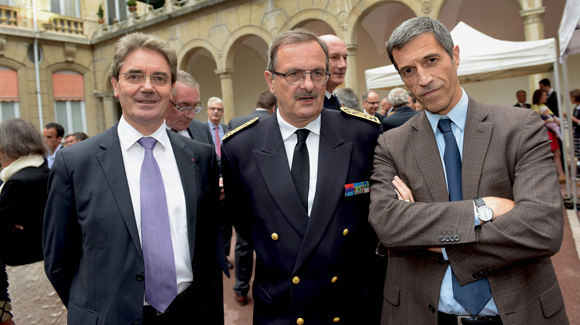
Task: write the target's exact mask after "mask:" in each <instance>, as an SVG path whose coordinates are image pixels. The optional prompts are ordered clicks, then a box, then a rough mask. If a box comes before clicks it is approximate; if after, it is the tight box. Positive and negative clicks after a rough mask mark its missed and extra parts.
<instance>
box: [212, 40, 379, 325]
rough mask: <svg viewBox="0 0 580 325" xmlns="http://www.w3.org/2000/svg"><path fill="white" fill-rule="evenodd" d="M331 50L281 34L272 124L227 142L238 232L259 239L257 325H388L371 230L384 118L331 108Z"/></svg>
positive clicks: (261, 122) (272, 74)
mask: <svg viewBox="0 0 580 325" xmlns="http://www.w3.org/2000/svg"><path fill="white" fill-rule="evenodd" d="M328 67H329V64H328V52H327V50H326V45H325V44H324V43H323V42H322V41H321V40H320V39H319V38H317V37H316V35H314V34H312V33H311V32H309V31H306V30H302V29H297V30H292V31H288V32H284V33H281V34H279V35H278V36H276V37H275V38H274V40H273V41H272V44H271V45H270V50H269V64H268V70H267V71H266V72H264V75H265V78H266V82H267V83H268V86H269V88H270V90H271V91H272V93H273V94H275V95H276V97H277V99H278V110H277V111H276V113H274V114H273V115H272V116H271V117H267V118H264V119H254V120H252V122H249V123H248V124H246V125H245V126H242V127H240V128H238V129H236V130H234V131H232V132H230V133H228V135H227V136H226V137H224V144H223V147H222V172H223V177H224V186H225V192H226V193H227V196H228V200H229V199H230V198H231V200H232V204H231V205H230V206H231V207H235V211H231V214H232V215H233V214H235V216H236V217H235V218H234V220H233V222H234V226H235V227H236V229H237V230H238V232H240V233H241V234H242V236H243V237H244V238H245V239H247V240H249V241H253V246H254V249H255V251H256V255H257V260H256V277H255V279H254V288H253V293H254V294H253V296H254V299H255V304H254V324H258V325H260V324H268V325H270V324H309V325H310V324H329V323H333V322H341V323H346V324H378V322H379V317H380V316H379V314H380V309H381V306H382V301H383V299H382V289H381V287H382V283H383V281H384V263H385V262H386V261H385V259H384V258H382V257H380V256H377V255H376V254H375V249H376V248H377V244H378V241H377V237H376V236H375V234H374V233H373V231H372V229H371V227H370V226H369V224H368V221H367V217H368V208H369V192H368V180H369V177H370V174H371V169H372V158H373V154H374V148H375V146H376V141H377V137H378V135H379V134H380V126H379V123H378V120H377V118H376V117H374V116H368V115H365V114H363V113H361V112H358V111H354V110H351V109H348V108H342V110H341V111H338V110H329V109H323V100H324V92H325V83H326V81H327V80H328V76H329V73H328Z"/></svg>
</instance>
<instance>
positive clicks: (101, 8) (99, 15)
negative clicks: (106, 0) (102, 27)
mask: <svg viewBox="0 0 580 325" xmlns="http://www.w3.org/2000/svg"><path fill="white" fill-rule="evenodd" d="M97 17H99V24H102V23H104V22H105V18H104V17H105V13H104V12H103V6H102V5H101V4H99V10H97Z"/></svg>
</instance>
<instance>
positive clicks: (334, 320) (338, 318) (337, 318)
mask: <svg viewBox="0 0 580 325" xmlns="http://www.w3.org/2000/svg"><path fill="white" fill-rule="evenodd" d="M332 321H333V322H335V323H338V322H340V317H335V318H334V319H333V320H332Z"/></svg>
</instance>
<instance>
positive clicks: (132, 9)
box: [127, 0, 137, 12]
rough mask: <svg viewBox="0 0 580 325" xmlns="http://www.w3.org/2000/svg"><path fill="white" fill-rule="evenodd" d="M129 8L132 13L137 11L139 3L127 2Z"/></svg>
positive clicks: (132, 0) (131, 0) (130, 0)
mask: <svg viewBox="0 0 580 325" xmlns="http://www.w3.org/2000/svg"><path fill="white" fill-rule="evenodd" d="M127 7H129V11H130V12H135V11H137V1H135V0H127Z"/></svg>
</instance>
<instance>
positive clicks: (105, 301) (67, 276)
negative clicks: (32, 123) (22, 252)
mask: <svg viewBox="0 0 580 325" xmlns="http://www.w3.org/2000/svg"><path fill="white" fill-rule="evenodd" d="M167 134H168V136H169V140H170V141H171V145H172V147H173V152H174V154H175V161H176V163H177V168H178V169H179V174H180V176H181V182H182V184H183V192H184V195H185V198H186V202H185V206H186V218H187V235H188V243H189V251H190V254H191V256H190V257H191V262H192V270H193V283H192V285H191V286H193V288H192V287H191V286H190V288H192V289H193V295H194V300H195V302H194V303H193V304H192V305H191V321H192V323H195V324H223V322H224V318H223V287H222V275H221V269H220V263H219V262H218V261H221V262H222V263H224V262H225V256H223V249H222V250H219V249H218V248H217V245H218V231H219V225H218V222H217V220H216V218H214V211H215V210H216V209H217V206H218V199H219V188H218V168H217V160H216V154H215V150H214V149H213V148H212V147H211V146H209V145H207V144H203V143H200V142H198V141H194V140H191V139H187V138H186V137H183V136H181V135H178V134H175V133H173V132H167ZM48 186H49V195H48V202H47V205H46V211H45V218H44V232H43V239H42V242H43V250H44V264H45V270H46V274H47V276H48V279H49V280H50V282H51V283H52V285H53V286H54V288H55V290H56V292H57V293H58V295H59V296H60V298H61V300H62V302H63V303H64V305H65V306H67V308H68V323H69V324H91V325H105V324H106V325H108V324H141V322H142V317H143V316H142V315H143V298H144V292H145V281H144V277H145V276H147V275H146V274H144V264H143V253H142V250H141V243H140V239H139V234H138V231H137V224H136V222H135V216H134V212H133V205H132V203H131V195H130V193H129V185H128V184H127V177H126V175H125V168H124V165H123V156H122V152H121V146H120V142H119V137H118V135H117V126H114V127H111V128H109V129H108V130H106V131H105V132H103V133H101V134H98V135H95V136H94V137H91V138H89V139H87V140H85V141H82V142H80V143H77V144H75V145H74V146H72V147H70V148H65V149H62V150H59V151H58V153H57V155H56V159H55V162H54V165H53V168H52V170H51V174H50V177H49V185H48ZM216 254H218V255H217V256H216ZM220 255H221V256H220ZM224 267H225V269H226V270H227V266H224V265H223V264H222V268H224ZM188 290H189V289H188Z"/></svg>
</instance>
